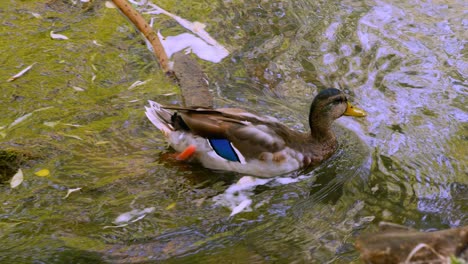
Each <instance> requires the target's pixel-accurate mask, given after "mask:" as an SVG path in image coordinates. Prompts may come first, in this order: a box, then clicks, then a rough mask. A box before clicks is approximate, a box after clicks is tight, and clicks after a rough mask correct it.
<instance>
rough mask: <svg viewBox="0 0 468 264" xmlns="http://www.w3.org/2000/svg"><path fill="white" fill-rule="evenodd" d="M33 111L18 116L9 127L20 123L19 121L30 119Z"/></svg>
mask: <svg viewBox="0 0 468 264" xmlns="http://www.w3.org/2000/svg"><path fill="white" fill-rule="evenodd" d="M32 114H33V112H31V113H27V114H25V115H24V116H21V117H18V118H17V119H15V121H13V122H12V123H11V124H10V125H9V126H8V128H12V127H14V126H16V125H18V124H19V123H21V122H23V121H24V120H26V119H28V118H29V117H30V116H32Z"/></svg>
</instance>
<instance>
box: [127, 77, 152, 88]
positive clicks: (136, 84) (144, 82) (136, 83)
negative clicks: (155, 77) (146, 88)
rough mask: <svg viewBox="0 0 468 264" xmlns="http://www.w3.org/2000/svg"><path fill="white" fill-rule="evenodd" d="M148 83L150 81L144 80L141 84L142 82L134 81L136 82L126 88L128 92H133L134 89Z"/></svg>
mask: <svg viewBox="0 0 468 264" xmlns="http://www.w3.org/2000/svg"><path fill="white" fill-rule="evenodd" d="M149 81H151V79H149V80H146V81H143V82H142V81H136V82H134V83H133V84H132V85H130V87H128V90H133V89H135V88H136V87H138V86H141V85H144V84H146V83H147V82H149Z"/></svg>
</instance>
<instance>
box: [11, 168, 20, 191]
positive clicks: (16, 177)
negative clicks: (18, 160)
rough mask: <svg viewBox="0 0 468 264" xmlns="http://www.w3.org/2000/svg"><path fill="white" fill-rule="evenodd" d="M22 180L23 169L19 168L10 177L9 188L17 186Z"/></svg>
mask: <svg viewBox="0 0 468 264" xmlns="http://www.w3.org/2000/svg"><path fill="white" fill-rule="evenodd" d="M22 182H23V171H22V170H21V169H19V170H18V172H17V173H16V174H15V175H14V176H13V177H12V178H11V181H10V186H11V188H16V187H18V186H19V185H20V184H21V183H22Z"/></svg>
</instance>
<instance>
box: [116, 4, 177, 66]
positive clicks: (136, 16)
mask: <svg viewBox="0 0 468 264" xmlns="http://www.w3.org/2000/svg"><path fill="white" fill-rule="evenodd" d="M112 1H113V2H114V4H115V5H116V6H117V7H118V8H119V9H120V11H122V13H124V14H125V15H126V16H127V17H128V18H129V19H130V21H132V23H133V24H134V25H135V26H136V27H137V28H138V30H140V32H141V33H143V35H144V36H145V37H146V39H147V40H148V41H149V42H150V43H151V46H153V51H154V54H155V55H156V57H157V58H158V60H159V65H161V68H162V69H163V71H164V72H166V73H169V72H170V71H171V70H170V68H169V59H168V57H167V54H166V52H165V51H164V48H163V46H162V44H161V41H160V40H159V38H158V36H157V35H156V33H155V32H154V31H153V29H152V28H151V27H150V25H148V23H146V20H145V19H144V18H143V16H142V15H141V14H140V13H138V12H137V11H136V10H135V9H134V8H133V7H132V6H131V5H130V4H129V3H128V2H127V0H112Z"/></svg>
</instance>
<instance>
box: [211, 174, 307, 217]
mask: <svg viewBox="0 0 468 264" xmlns="http://www.w3.org/2000/svg"><path fill="white" fill-rule="evenodd" d="M312 176H313V175H301V176H299V177H295V178H291V177H280V178H274V179H259V178H256V177H252V176H244V177H242V178H240V179H239V181H238V182H236V183H234V184H232V185H231V186H229V187H228V188H227V189H226V190H225V191H224V193H222V194H219V195H217V196H215V197H213V201H214V202H215V204H217V205H221V206H225V207H228V208H229V209H231V215H230V216H234V215H236V214H238V213H240V212H250V211H252V210H253V209H252V207H251V205H252V203H253V201H252V199H251V197H252V196H253V195H254V190H255V188H256V187H257V186H260V185H266V184H268V185H273V186H274V185H287V184H291V183H296V182H299V181H301V180H304V179H309V178H310V177H312ZM263 203H264V201H261V202H259V203H257V204H255V205H254V206H253V207H254V209H256V208H259V207H260V206H262V205H263Z"/></svg>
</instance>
